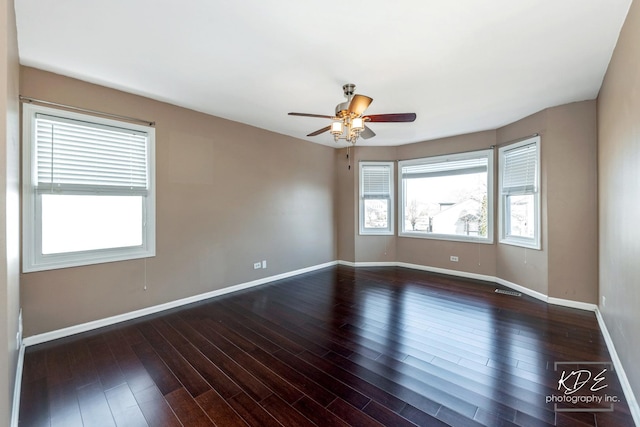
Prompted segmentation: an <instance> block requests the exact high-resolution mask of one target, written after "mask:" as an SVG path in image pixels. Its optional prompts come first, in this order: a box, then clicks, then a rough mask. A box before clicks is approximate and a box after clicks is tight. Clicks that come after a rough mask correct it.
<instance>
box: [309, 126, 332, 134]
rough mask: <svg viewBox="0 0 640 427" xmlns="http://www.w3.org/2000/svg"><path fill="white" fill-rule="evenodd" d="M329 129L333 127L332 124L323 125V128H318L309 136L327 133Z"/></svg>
mask: <svg viewBox="0 0 640 427" xmlns="http://www.w3.org/2000/svg"><path fill="white" fill-rule="evenodd" d="M329 129H331V126H326V127H323V128H322V129H318V130H317V131H315V132H311V133H310V134H309V135H307V136H316V135H320V134H321V133H325V132H326V131H328V130H329Z"/></svg>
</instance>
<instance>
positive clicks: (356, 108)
mask: <svg viewBox="0 0 640 427" xmlns="http://www.w3.org/2000/svg"><path fill="white" fill-rule="evenodd" d="M372 101H373V98H369V97H368V96H364V95H353V99H352V100H351V103H350V104H349V113H355V114H356V115H358V116H359V115H361V114H362V113H364V110H366V109H367V107H369V104H371V102H372Z"/></svg>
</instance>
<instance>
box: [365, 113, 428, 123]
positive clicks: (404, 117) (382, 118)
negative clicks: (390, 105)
mask: <svg viewBox="0 0 640 427" xmlns="http://www.w3.org/2000/svg"><path fill="white" fill-rule="evenodd" d="M364 119H365V120H367V121H369V122H378V123H381V122H412V121H414V120H415V119H416V113H394V114H372V115H371V116H366V117H365V118H364Z"/></svg>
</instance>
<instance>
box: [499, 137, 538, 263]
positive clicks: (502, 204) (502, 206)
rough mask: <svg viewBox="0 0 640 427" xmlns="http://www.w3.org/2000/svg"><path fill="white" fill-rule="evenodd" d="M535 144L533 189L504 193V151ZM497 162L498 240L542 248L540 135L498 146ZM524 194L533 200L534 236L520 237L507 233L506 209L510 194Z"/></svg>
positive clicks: (504, 242) (506, 243) (532, 247)
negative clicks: (498, 193) (498, 195)
mask: <svg viewBox="0 0 640 427" xmlns="http://www.w3.org/2000/svg"><path fill="white" fill-rule="evenodd" d="M532 144H535V147H536V150H535V153H536V164H535V179H534V184H533V185H534V188H535V189H534V190H533V191H522V192H518V193H513V194H504V191H503V182H504V172H505V171H504V167H505V153H506V152H508V151H510V150H513V149H517V148H520V147H523V146H527V145H532ZM498 156H499V163H498V190H499V191H500V197H499V199H498V210H499V213H500V214H499V222H500V240H499V242H500V243H502V244H505V245H511V246H519V247H523V248H528V249H535V250H542V241H541V240H542V238H541V229H540V226H541V195H540V193H541V187H540V181H541V179H540V170H541V168H540V163H541V158H540V136H534V137H531V138H527V139H524V140H522V141H518V142H515V143H513V144H509V145H505V146H502V147H500V148H499V150H498ZM514 195H518V196H524V195H533V200H534V208H533V214H534V221H533V223H534V236H533V237H532V238H529V237H522V236H512V235H510V234H509V233H508V227H509V225H510V224H509V223H510V221H509V218H510V215H509V212H507V210H508V209H509V207H510V204H509V203H508V198H509V197H510V196H514Z"/></svg>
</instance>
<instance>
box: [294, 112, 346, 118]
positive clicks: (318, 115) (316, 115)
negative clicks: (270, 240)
mask: <svg viewBox="0 0 640 427" xmlns="http://www.w3.org/2000/svg"><path fill="white" fill-rule="evenodd" d="M289 115H290V116H302V117H317V118H319V119H335V116H325V115H323V114H308V113H289Z"/></svg>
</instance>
